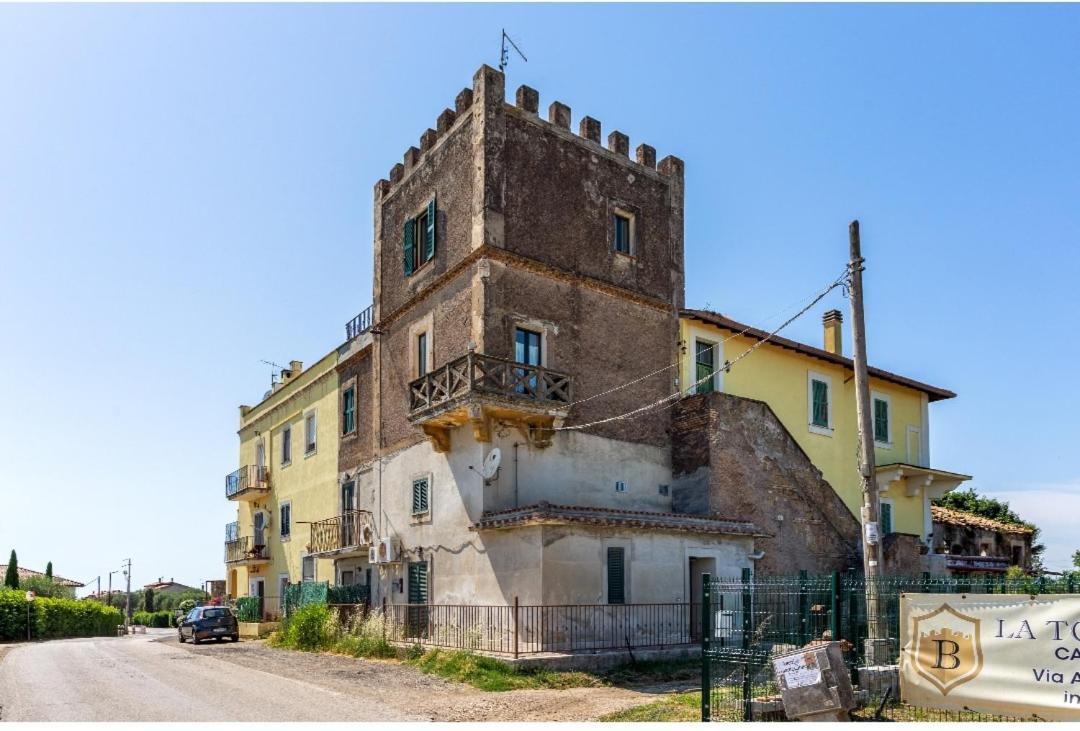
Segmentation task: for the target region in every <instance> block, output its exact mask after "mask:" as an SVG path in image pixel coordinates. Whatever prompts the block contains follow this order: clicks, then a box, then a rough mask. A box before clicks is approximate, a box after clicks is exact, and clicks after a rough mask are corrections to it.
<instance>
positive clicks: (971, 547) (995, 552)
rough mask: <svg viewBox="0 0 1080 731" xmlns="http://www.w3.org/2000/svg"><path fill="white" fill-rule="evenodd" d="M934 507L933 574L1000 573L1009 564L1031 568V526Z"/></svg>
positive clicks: (931, 568) (931, 569)
mask: <svg viewBox="0 0 1080 731" xmlns="http://www.w3.org/2000/svg"><path fill="white" fill-rule="evenodd" d="M931 510H932V512H933V518H934V533H933V539H932V545H933V553H932V554H931V555H930V556H929V557H928V558H929V559H930V571H931V573H934V574H973V573H978V574H987V573H995V574H1000V573H1004V572H1005V571H1007V570H1008V569H1009V567H1010V566H1019V567H1020V568H1022V569H1025V570H1030V569H1031V538H1032V535H1033V533H1034V531H1032V529H1031V528H1028V527H1027V526H1024V525H1017V524H1015V523H1002V522H1001V521H998V520H991V519H990V518H984V517H982V516H981V515H975V514H974V513H965V512H963V511H961V510H953V509H951V508H943V507H940V506H938V505H935V506H933V508H932V509H931Z"/></svg>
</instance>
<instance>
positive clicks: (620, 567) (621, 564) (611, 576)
mask: <svg viewBox="0 0 1080 731" xmlns="http://www.w3.org/2000/svg"><path fill="white" fill-rule="evenodd" d="M625 559H626V549H625V548H621V547H617V546H610V547H608V550H607V602H608V604H626V560H625Z"/></svg>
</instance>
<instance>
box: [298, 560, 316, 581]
mask: <svg viewBox="0 0 1080 731" xmlns="http://www.w3.org/2000/svg"><path fill="white" fill-rule="evenodd" d="M300 571H301V576H302V579H301V580H302V581H315V557H314V556H304V557H303V558H301V559H300Z"/></svg>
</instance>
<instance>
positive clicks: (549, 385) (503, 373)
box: [409, 353, 571, 416]
mask: <svg viewBox="0 0 1080 731" xmlns="http://www.w3.org/2000/svg"><path fill="white" fill-rule="evenodd" d="M570 385H571V383H570V376H568V375H566V374H565V373H557V372H555V371H550V370H548V369H547V368H544V367H542V366H535V365H526V364H524V363H515V362H514V361H512V360H505V359H503V358H496V357H494V356H491V355H482V354H480V353H468V354H466V355H463V356H461V357H460V358H457V359H456V360H452V361H450V362H449V363H447V364H446V365H444V366H442V367H441V368H437V369H435V370H433V371H431V372H430V373H427V374H425V375H423V376H421V377H420V378H417V379H416V380H415V381H413V382H412V383H410V384H409V413H410V415H412V416H417V415H420V414H422V413H423V412H425V411H427V410H429V409H433V408H435V407H438V406H441V405H443V404H446V403H448V402H450V401H452V400H454V399H457V398H460V397H462V396H467V395H469V394H488V395H493V396H498V397H501V398H507V399H515V400H523V401H530V402H533V403H536V404H537V405H548V406H556V407H557V406H560V405H562V406H565V405H567V404H569V403H570V398H571V391H570Z"/></svg>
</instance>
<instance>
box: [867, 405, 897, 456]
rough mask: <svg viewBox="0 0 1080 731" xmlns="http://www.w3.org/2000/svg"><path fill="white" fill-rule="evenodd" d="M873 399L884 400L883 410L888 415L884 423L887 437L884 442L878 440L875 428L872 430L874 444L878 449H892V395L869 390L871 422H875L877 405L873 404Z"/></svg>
mask: <svg viewBox="0 0 1080 731" xmlns="http://www.w3.org/2000/svg"><path fill="white" fill-rule="evenodd" d="M875 401H884V402H885V412H886V415H887V416H888V419H887V420H886V424H885V436H886V437H887V439H886V440H885V441H884V442H879V441H878V439H877V430H876V429H875V430H874V446H875V447H877V448H878V449H892V447H893V440H892V426H893V418H892V397H891V396H889V394H887V393H880V392H878V391H871V392H870V418H871V423H872V424H877V406H875V405H874V402H875Z"/></svg>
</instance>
